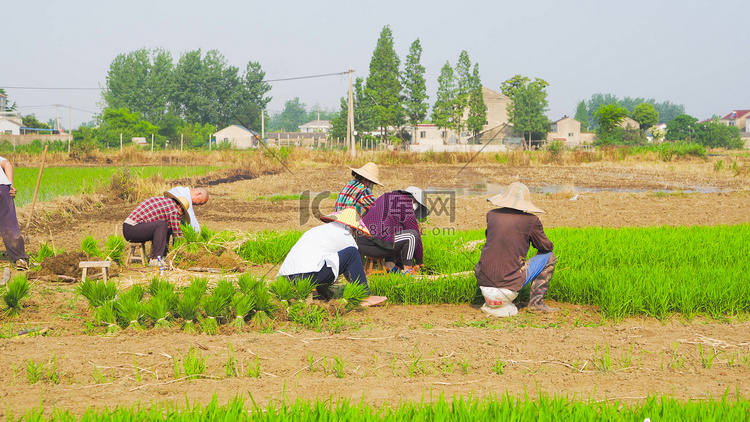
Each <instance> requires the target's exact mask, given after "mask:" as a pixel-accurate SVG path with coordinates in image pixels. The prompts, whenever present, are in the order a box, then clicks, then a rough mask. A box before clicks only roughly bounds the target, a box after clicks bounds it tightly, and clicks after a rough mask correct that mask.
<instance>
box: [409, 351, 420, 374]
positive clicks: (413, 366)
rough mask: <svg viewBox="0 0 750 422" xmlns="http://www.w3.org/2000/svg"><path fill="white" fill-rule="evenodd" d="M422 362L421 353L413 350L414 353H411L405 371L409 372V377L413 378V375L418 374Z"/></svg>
mask: <svg viewBox="0 0 750 422" xmlns="http://www.w3.org/2000/svg"><path fill="white" fill-rule="evenodd" d="M421 362H422V354H421V353H418V351H417V350H415V352H414V353H412V355H411V360H410V361H409V365H408V366H407V373H408V374H409V378H414V377H415V376H417V375H419V366H420V363H421Z"/></svg>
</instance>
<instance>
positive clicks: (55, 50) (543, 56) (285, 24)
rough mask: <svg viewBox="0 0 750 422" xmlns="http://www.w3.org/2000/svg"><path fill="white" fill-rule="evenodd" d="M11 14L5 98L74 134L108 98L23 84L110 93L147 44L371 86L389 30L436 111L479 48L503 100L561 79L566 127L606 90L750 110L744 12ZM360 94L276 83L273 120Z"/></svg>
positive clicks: (25, 2)
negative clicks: (117, 62)
mask: <svg viewBox="0 0 750 422" xmlns="http://www.w3.org/2000/svg"><path fill="white" fill-rule="evenodd" d="M0 10H2V16H3V18H2V23H1V24H0V27H2V33H3V39H2V41H0V87H4V88H5V90H6V92H7V93H8V96H9V100H10V101H15V102H17V104H18V106H19V110H20V111H21V112H22V113H23V114H31V113H34V114H36V116H37V117H38V118H39V119H40V120H43V121H46V120H47V119H49V118H54V117H55V107H54V106H53V104H61V105H64V106H66V108H64V109H63V108H60V115H61V121H62V124H63V126H65V127H67V126H69V123H68V121H69V118H70V117H72V123H73V126H74V127H77V126H78V125H79V124H80V123H81V122H83V121H88V120H91V119H92V115H93V113H95V112H98V111H99V110H100V105H99V102H100V98H101V96H100V91H98V90H93V91H92V90H89V91H85V90H78V91H76V90H49V89H43V90H31V89H18V88H10V87H42V88H44V87H47V88H50V87H56V88H60V87H74V88H97V87H100V86H103V84H104V82H105V80H106V75H107V71H108V69H109V64H110V63H111V61H112V60H113V59H114V58H115V57H116V56H117V55H118V54H121V53H127V52H129V51H132V50H136V49H138V48H141V47H146V48H149V49H151V48H156V47H159V48H164V49H166V50H169V51H171V52H172V56H173V59H174V61H175V62H176V61H177V60H178V59H179V56H180V54H181V53H183V52H186V51H190V50H195V49H198V48H200V49H202V51H203V52H204V53H205V51H207V50H211V49H216V50H219V51H220V52H221V53H222V54H223V55H224V56H225V57H226V59H227V61H228V62H229V64H231V65H234V66H237V67H239V68H240V69H241V70H242V69H244V67H245V65H246V64H247V62H248V61H250V60H253V61H257V62H259V63H260V64H261V66H262V68H263V70H265V72H266V78H267V79H279V78H287V77H295V76H306V75H316V74H324V73H332V72H342V71H346V70H347V69H348V68H349V67H351V68H353V69H355V71H356V76H362V77H366V76H367V74H368V68H369V63H370V58H371V57H372V53H373V50H374V48H375V44H376V42H377V39H378V36H379V34H380V30H381V29H382V28H383V26H385V25H390V26H391V29H392V31H393V37H394V41H395V48H396V52H397V53H398V55H399V57H400V58H401V61H402V65H403V62H404V61H405V58H406V55H407V54H408V49H409V46H410V45H411V43H412V42H413V41H414V40H415V39H417V38H419V39H420V41H421V43H422V47H423V54H422V64H423V65H424V66H425V67H426V68H427V74H426V77H427V88H428V93H429V95H430V104H431V105H432V103H433V102H434V100H435V90H436V88H437V77H438V75H439V73H440V69H441V67H442V66H443V65H444V64H445V62H446V61H449V62H450V63H451V65H455V63H456V61H457V60H458V56H459V53H460V52H461V50H466V51H467V52H468V53H469V57H470V58H471V61H472V63H479V67H480V73H481V77H482V83H483V84H484V85H485V86H487V87H489V88H490V89H494V90H498V91H499V89H500V84H501V83H502V82H503V81H505V80H507V79H509V78H511V77H512V76H513V75H516V74H520V75H523V76H528V77H530V78H535V77H539V78H542V79H545V80H546V81H547V82H549V84H550V86H549V87H548V89H547V92H548V94H549V95H548V100H549V112H548V116H549V117H550V119H552V120H557V119H559V118H560V117H562V116H563V115H566V114H567V115H574V114H575V109H576V105H577V103H578V101H580V100H588V99H589V98H590V97H591V95H592V94H594V93H597V92H602V93H611V94H614V95H617V96H618V97H619V98H623V97H625V96H629V97H645V98H654V99H656V101H657V102H662V101H671V102H672V103H675V104H683V105H685V108H686V112H687V113H688V114H690V115H692V116H694V117H697V118H699V119H704V118H709V117H711V116H712V115H714V114H717V115H722V116H723V115H725V114H727V113H729V112H731V111H732V110H735V109H750V83H748V75H750V7H748V6H747V5H743V3H742V2H736V1H732V2H730V1H724V0H711V1H707V0H706V1H699V0H682V1H677V0H663V1H653V0H650V1H647V0H635V1H632V0H631V1H627V2H624V1H606V0H604V1H603V0H569V1H561V0H558V1H554V0H546V1H538V0H536V1H532V0H530V1H518V0H494V1H491V0H484V1H474V0H462V1H444V0H433V1H429V2H427V1H420V2H414V1H411V2H410V1H404V0H401V1H393V0H380V1H341V0H319V1H309V0H306V1H301V0H299V1H291V2H290V1H281V0H277V1H239V0H235V1H226V0H213V1H194V0H128V1H119V2H114V1H111V0H66V1H55V0H45V1H34V0H16V1H4V2H3V4H2V5H0ZM347 84H348V78H347V77H335V76H334V77H328V78H323V79H307V80H301V81H289V82H276V83H274V84H273V89H272V90H271V92H270V95H272V96H273V100H272V102H271V103H270V105H269V110H270V111H280V110H281V109H283V106H284V102H285V101H287V100H290V99H293V98H294V97H299V98H300V100H301V101H302V102H304V103H305V104H306V105H307V106H308V109H309V108H310V107H311V106H313V105H314V104H316V103H318V104H320V105H321V106H323V107H325V108H334V109H337V110H338V107H339V100H340V98H341V97H342V96H344V95H346V90H347ZM68 105H70V106H72V107H73V108H74V110H72V113H70V115H69V112H68V109H67V106H68ZM79 110H85V111H79Z"/></svg>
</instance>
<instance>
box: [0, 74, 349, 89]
mask: <svg viewBox="0 0 750 422" xmlns="http://www.w3.org/2000/svg"><path fill="white" fill-rule="evenodd" d="M348 73H349V72H348V71H346V72H336V73H322V74H320V75H308V76H293V77H290V78H279V79H265V80H262V81H258V82H255V83H262V82H266V83H271V82H285V81H296V80H300V79H314V78H326V77H329V76H342V75H346V74H348ZM0 88H4V89H39V90H64V91H93V90H101V89H102V88H86V87H47V86H44V87H43V86H2V87H0Z"/></svg>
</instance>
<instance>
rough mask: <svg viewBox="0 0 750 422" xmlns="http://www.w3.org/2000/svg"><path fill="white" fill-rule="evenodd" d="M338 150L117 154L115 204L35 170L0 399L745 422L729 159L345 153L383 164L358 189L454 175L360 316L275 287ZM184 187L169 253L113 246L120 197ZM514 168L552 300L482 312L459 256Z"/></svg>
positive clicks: (285, 415) (8, 295)
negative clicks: (401, 263) (502, 312)
mask: <svg viewBox="0 0 750 422" xmlns="http://www.w3.org/2000/svg"><path fill="white" fill-rule="evenodd" d="M222 154H226V152H222ZM315 154H318V153H315ZM566 154H570V155H566ZM639 154H640V155H639ZM644 154H645V155H644ZM648 154H652V155H648ZM339 155H340V154H337V153H330V156H324V155H321V156H320V157H319V156H318V155H313V154H311V153H309V152H298V151H295V150H293V151H291V153H290V155H289V156H290V159H291V160H292V161H291V162H288V163H286V164H287V165H288V169H285V168H283V167H279V166H276V167H272V166H271V164H268V162H267V161H265V160H267V159H268V157H258V158H257V159H256V158H248V157H243V158H237V159H236V160H240V161H244V162H252V163H254V164H253V166H243V167H244V169H243V170H244V172H243V173H235V172H232V171H231V167H232V165H233V163H232V160H233V159H229V158H226V157H225V158H223V159H222V160H216V161H215V162H212V164H215V165H213V166H195V165H188V166H185V165H182V166H174V167H169V166H164V167H158V166H157V167H154V166H140V167H139V166H136V167H132V168H131V169H130V176H129V178H128V179H127V182H128V183H126V184H125V185H137V189H136V190H135V191H134V193H133V192H131V194H132V195H135V196H137V197H136V198H130V199H128V198H129V197H128V196H124V195H110V196H111V197H112V198H102V196H101V195H102V194H103V193H104V194H106V193H107V191H113V187H115V185H116V184H113V183H112V180H113V177H112V175H116V174H118V172H122V166H119V167H112V168H108V167H102V168H96V167H86V168H72V169H70V168H69V169H65V170H61V171H60V173H58V174H57V177H52V178H51V179H50V181H49V182H48V183H47V184H46V185H47V186H48V187H49V188H50V189H53V192H55V189H60V190H59V191H56V192H58V193H57V194H53V196H56V197H57V198H56V199H55V200H54V201H51V202H50V201H48V200H47V199H42V200H41V203H38V204H37V206H38V207H40V208H39V209H41V210H43V212H41V213H39V215H37V214H36V213H35V217H34V219H33V220H32V223H31V230H30V234H29V236H28V240H29V242H28V247H27V249H28V250H29V252H30V253H31V254H33V255H34V257H33V261H35V262H37V263H41V264H42V265H40V266H37V267H36V268H33V269H32V271H30V272H29V273H18V272H14V273H12V274H13V277H12V278H11V280H10V283H9V284H8V286H7V287H5V288H4V289H3V290H2V291H0V295H1V296H2V297H3V301H2V302H0V303H1V304H2V306H0V311H2V312H3V314H2V316H1V317H0V324H1V325H0V366H2V368H3V369H4V370H3V371H0V400H2V403H0V404H2V405H1V406H0V416H4V417H5V418H6V419H8V420H66V421H67V420H79V419H80V420H115V419H116V420H167V419H169V420H197V419H201V420H203V419H219V418H221V419H230V418H231V419H232V420H355V421H356V420H368V421H371V420H376V421H381V420H383V421H390V420H393V421H400V420H599V419H603V420H627V421H644V420H651V421H658V420H691V421H692V420H731V421H735V420H748V419H750V403H748V401H747V397H748V395H749V394H750V388H748V384H747V381H746V380H747V379H748V375H750V318H749V316H750V287H749V286H750V283H748V281H749V280H748V277H747V276H746V274H748V270H749V269H750V268H748V266H749V265H750V264H748V260H747V259H746V257H747V256H748V254H749V253H750V246H748V244H747V243H748V242H747V241H746V239H748V238H749V237H750V236H749V235H750V221H749V220H748V215H750V183H748V177H747V171H746V170H745V169H746V168H747V163H746V162H745V161H743V160H745V157H744V156H740V155H712V154H709V155H708V156H706V157H687V158H686V157H681V156H679V157H667V158H668V159H665V156H664V155H663V154H661V155H660V154H656V153H653V152H648V151H646V152H639V153H635V154H627V153H624V154H619V153H611V152H602V153H601V155H602V157H600V158H599V159H592V157H593V158H596V157H594V156H588V157H589V158H585V157H583V156H582V155H578V156H576V155H575V154H574V153H573V152H570V153H564V154H563V156H562V157H557V158H556V159H555V160H557V161H554V160H553V161H549V160H546V159H544V158H543V157H541V156H539V155H536V156H535V155H531V156H528V157H522V156H517V155H515V154H513V155H511V154H509V155H504V156H495V155H494V154H493V155H490V154H487V156H480V157H478V158H477V159H476V162H472V163H469V164H468V165H466V163H467V162H468V161H469V159H470V158H471V157H462V156H456V157H449V156H445V155H440V156H438V155H434V156H432V157H427V156H424V157H422V156H419V157H408V156H398V155H392V154H390V153H385V154H381V155H377V154H372V155H370V156H367V157H360V158H358V160H360V161H362V162H366V161H364V160H374V161H376V162H378V164H379V166H380V168H381V180H383V182H384V184H385V185H386V186H387V188H380V187H379V188H377V189H376V191H375V194H376V196H378V195H380V194H382V193H383V192H386V191H389V190H392V189H402V188H405V187H407V186H409V185H416V186H420V187H423V188H425V189H429V190H431V191H434V192H440V193H439V194H440V195H443V196H442V197H441V201H442V199H444V198H445V197H446V195H448V196H450V195H451V194H450V192H454V196H453V197H452V198H453V200H454V202H449V201H448V202H439V203H440V204H449V205H447V206H446V207H445V208H444V209H443V210H442V211H438V208H435V210H434V211H435V212H434V213H433V215H432V216H431V217H430V218H429V219H428V220H427V221H426V222H424V223H423V227H422V228H423V233H424V234H423V241H424V248H425V269H424V271H423V273H422V274H421V275H420V276H419V277H416V278H403V277H400V276H382V275H380V276H377V275H376V276H372V277H370V278H369V284H370V288H371V289H372V291H373V293H374V294H379V295H385V296H388V298H389V300H388V303H387V305H385V306H379V307H374V308H366V309H363V308H361V307H359V306H358V305H357V304H358V300H359V298H361V295H362V292H357V291H355V290H356V289H354V288H353V286H348V285H341V286H340V288H337V289H335V296H336V298H335V299H333V300H331V301H329V302H322V301H318V300H312V301H311V300H309V299H306V298H308V297H309V293H310V291H311V287H310V286H309V285H304V283H301V284H298V285H290V284H289V283H284V282H283V281H281V282H280V281H274V278H275V275H276V272H277V271H278V265H279V264H280V263H281V262H282V261H283V259H284V257H285V256H286V253H287V252H288V250H289V249H290V248H291V247H292V246H293V245H294V243H295V242H296V240H297V239H298V238H299V237H300V236H301V234H302V233H303V232H304V231H305V230H307V229H308V228H310V227H313V226H315V225H317V224H320V223H319V222H318V221H317V219H316V218H315V215H318V214H320V213H326V212H328V210H329V209H332V207H333V203H334V201H335V194H330V193H326V192H337V191H338V190H339V189H340V188H341V186H343V185H344V184H345V183H346V182H347V181H348V180H349V177H350V170H348V168H347V167H349V163H347V162H346V160H345V157H340V156H339ZM582 157H583V158H582ZM584 158H585V160H584ZM25 159H26V160H27V161H28V158H27V157H26V158H25ZM181 159H183V160H185V159H186V158H185V157H183V158H181ZM462 160H463V161H462ZM586 160H588V161H586ZM115 161H116V160H115ZM204 161H205V160H204ZM360 161H357V162H356V163H355V164H353V165H351V166H354V165H361V164H362V162H360ZM719 161H721V162H722V164H721V165H717V163H718V162H719ZM730 163H731V164H730ZM32 167H33V166H32V165H28V168H26V169H23V168H21V169H22V170H28V172H29V173H30V174H27V175H25V176H24V178H23V179H19V176H20V174H19V173H17V175H16V178H17V179H16V185H17V186H19V187H20V188H19V197H20V195H21V191H25V190H27V189H25V187H24V184H28V185H30V186H31V188H30V189H28V190H31V191H32V192H33V184H34V183H35V182H36V172H35V171H34V170H33V168H32ZM228 167H229V168H230V170H227V168H228ZM55 168H56V167H55V166H54V163H53V164H52V167H51V169H55ZM136 168H137V170H136ZM157 169H159V170H157ZM66 172H70V173H66ZM76 172H78V173H76ZM86 172H88V173H86ZM45 174H47V170H45ZM237 174H241V177H237V176H236V175H237ZM29 178H30V179H29ZM175 179H178V181H176V182H175V181H173V180H175ZM84 181H85V182H84ZM191 181H192V182H194V183H196V184H201V185H205V186H208V187H209V189H210V191H211V199H210V200H209V203H208V204H207V205H205V206H202V207H199V208H196V214H197V216H198V219H199V221H200V222H201V224H202V226H203V230H201V231H199V232H193V231H190V230H188V231H187V232H186V236H185V238H184V239H182V240H179V241H178V242H177V243H175V244H174V245H173V248H172V252H171V253H170V256H169V257H168V260H169V263H170V264H171V265H172V267H173V269H171V270H168V271H165V272H164V273H163V274H159V273H158V269H155V268H148V267H143V266H141V265H138V264H127V263H125V262H124V260H125V257H126V256H127V252H128V250H127V249H128V248H127V244H126V243H125V242H124V241H123V240H122V238H121V223H122V221H123V220H124V218H125V217H126V216H127V215H128V214H129V212H130V211H131V210H132V208H134V207H135V205H137V202H138V198H146V197H148V196H150V195H154V194H158V193H159V192H160V191H162V190H164V189H166V188H168V187H170V186H172V185H174V184H176V183H183V184H184V183H190V182H191ZM512 181H522V182H524V183H526V184H527V185H529V186H530V187H532V190H533V191H534V192H538V193H533V194H532V201H533V202H534V204H535V205H537V206H539V207H540V208H542V209H544V210H545V211H546V213H545V214H541V215H540V218H541V219H542V222H543V223H544V225H545V229H546V232H547V235H548V237H549V238H550V239H551V240H552V242H553V243H554V245H555V253H556V255H557V256H558V264H557V268H556V271H555V274H554V276H553V277H552V283H551V287H550V290H549V292H548V296H547V302H548V303H549V304H550V305H551V306H555V307H557V308H559V312H556V313H552V314H535V313H531V312H527V311H525V310H524V309H521V312H520V313H519V315H517V316H516V317H514V318H508V319H493V318H487V317H485V316H484V315H483V314H482V313H481V312H480V311H479V306H480V305H481V301H482V299H481V296H480V294H479V291H478V289H477V286H476V280H475V278H474V276H473V267H474V265H475V264H476V262H477V260H478V258H479V254H480V252H481V248H482V245H483V242H484V215H485V213H486V212H487V211H489V209H491V208H490V206H489V204H487V203H486V201H485V199H486V197H487V196H490V195H492V194H494V193H497V192H498V190H501V189H502V186H505V185H507V184H508V183H510V182H512ZM87 183H91V184H90V185H89V184H87ZM121 184H123V183H121ZM84 185H85V188H84V187H83V186H84ZM43 186H45V183H44V182H43ZM102 186H104V188H102ZM118 186H119V185H118ZM63 189H69V190H63ZM102 189H104V191H102ZM118 189H119V188H118ZM40 192H41V191H40ZM69 195H75V196H69ZM435 195H438V194H437V193H436V194H435ZM104 196H107V195H104ZM45 198H50V197H45ZM436 198H437V196H435V197H434V198H433V200H434V201H436V200H437V199H436ZM22 204H23V202H22V201H21V200H19V199H18V198H17V206H18V207H19V208H18V214H19V220H20V221H21V222H22V223H23V222H25V218H24V217H25V216H26V215H27V212H28V209H29V206H28V205H26V206H24V205H22ZM433 205H435V206H436V207H437V206H438V202H433ZM22 225H23V224H22ZM530 253H531V254H533V251H531V252H530ZM84 259H92V260H94V259H113V260H115V261H119V262H120V265H117V266H116V268H113V269H112V274H111V275H112V277H111V279H110V281H108V282H107V283H105V282H103V281H102V280H88V281H86V282H84V283H81V282H75V283H70V282H61V281H59V280H65V279H64V278H58V277H57V276H56V275H55V274H63V273H64V274H69V275H72V278H76V277H80V269H79V268H77V263H78V262H79V261H80V260H84ZM208 270H210V271H208ZM527 297H528V295H527V293H526V292H523V291H522V293H521V295H520V296H519V298H518V299H517V301H518V302H519V305H522V304H523V302H524V300H526V298H527Z"/></svg>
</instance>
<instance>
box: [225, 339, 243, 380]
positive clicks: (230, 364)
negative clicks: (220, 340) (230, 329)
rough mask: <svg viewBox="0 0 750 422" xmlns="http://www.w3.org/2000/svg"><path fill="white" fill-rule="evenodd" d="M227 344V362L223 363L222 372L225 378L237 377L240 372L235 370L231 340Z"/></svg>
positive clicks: (235, 359)
mask: <svg viewBox="0 0 750 422" xmlns="http://www.w3.org/2000/svg"><path fill="white" fill-rule="evenodd" d="M228 346H229V347H227V363H225V364H224V373H225V374H226V376H227V378H230V377H238V376H239V375H240V373H239V371H238V370H237V358H235V357H234V347H232V343H231V342H230V343H229V345H228Z"/></svg>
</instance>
